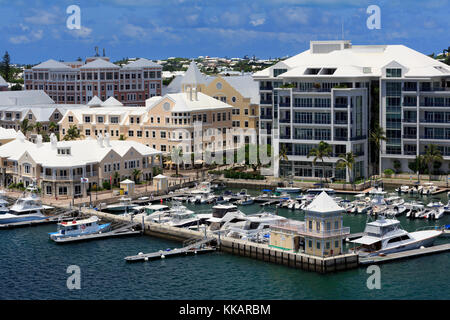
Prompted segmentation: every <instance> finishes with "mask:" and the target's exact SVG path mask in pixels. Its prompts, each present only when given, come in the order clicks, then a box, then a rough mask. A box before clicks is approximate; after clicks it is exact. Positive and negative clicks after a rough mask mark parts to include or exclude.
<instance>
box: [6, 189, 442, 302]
mask: <svg viewBox="0 0 450 320" xmlns="http://www.w3.org/2000/svg"><path fill="white" fill-rule="evenodd" d="M238 191H239V190H238ZM249 193H251V194H257V193H258V192H257V191H251V190H249ZM340 196H342V195H340ZM342 197H343V198H346V197H347V198H348V199H352V198H353V197H352V196H342ZM405 197H406V198H409V197H408V196H405ZM437 197H438V198H440V199H441V201H442V202H443V203H447V201H448V199H447V195H446V194H442V195H439V196H437ZM433 198H434V197H433ZM430 199H431V198H430ZM422 200H423V201H424V203H427V201H428V198H427V197H423V198H422ZM186 206H188V207H189V208H193V209H194V210H195V211H203V210H207V209H208V208H210V207H211V205H196V206H194V205H189V204H188V205H186ZM241 210H242V211H243V212H245V213H255V212H257V211H259V210H261V207H260V206H259V205H257V204H255V205H251V206H246V207H241ZM272 210H274V209H272ZM278 214H280V215H283V216H286V217H288V218H292V219H298V220H302V219H303V217H304V215H303V213H300V211H291V210H288V209H279V210H278ZM366 219H367V216H366V215H346V216H345V217H344V224H345V226H349V227H350V228H351V232H352V233H355V232H361V231H363V229H364V226H365V223H366ZM399 220H400V221H401V224H402V227H403V228H404V229H405V230H407V231H415V230H416V229H418V228H421V227H425V226H428V225H430V226H431V225H443V224H450V216H449V215H446V216H444V218H442V219H440V220H438V221H426V220H422V219H421V220H408V219H406V218H405V217H404V216H402V217H399ZM55 229H56V226H55V225H43V226H37V227H28V228H19V229H9V230H0V243H1V244H2V250H1V258H0V278H1V279H2V281H1V282H0V299H193V300H195V299H236V300H241V299H283V300H287V299H449V298H450V293H449V290H448V289H447V285H448V275H447V270H448V267H449V265H450V253H448V252H447V253H439V254H435V255H430V256H423V257H418V258H412V259H407V260H401V261H398V262H392V263H387V264H383V265H380V268H381V289H380V290H377V289H373V290H370V289H368V287H367V279H368V278H369V276H370V275H371V274H368V273H367V267H360V268H358V269H353V270H349V271H344V272H339V273H331V274H325V275H322V274H317V273H314V272H307V271H302V270H298V269H292V268H288V267H285V266H282V265H277V264H272V263H265V262H262V261H258V260H254V259H250V258H244V257H238V256H234V255H231V254H226V253H222V252H215V253H212V254H206V255H199V256H189V257H176V258H170V259H164V260H156V261H149V262H144V263H133V264H130V263H126V262H125V261H124V259H123V258H124V257H125V256H129V255H134V254H137V253H138V252H144V253H147V252H154V251H159V250H164V249H166V248H176V247H180V246H181V243H179V242H174V241H168V240H162V239H158V238H154V237H148V236H138V237H128V238H127V237H125V238H111V239H105V240H100V241H90V242H80V243H70V244H64V245H58V244H56V243H54V242H52V241H50V240H49V239H48V232H53V231H55ZM445 242H448V238H447V239H438V240H437V241H436V243H437V244H439V243H445ZM71 265H76V266H79V267H80V270H81V282H80V285H81V288H80V289H79V290H76V289H75V290H69V289H68V288H67V279H68V278H69V277H70V276H71V274H69V273H67V268H68V267H69V266H71Z"/></svg>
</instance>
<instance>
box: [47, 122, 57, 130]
mask: <svg viewBox="0 0 450 320" xmlns="http://www.w3.org/2000/svg"><path fill="white" fill-rule="evenodd" d="M56 128H58V125H57V124H56V123H55V122H53V121H51V122H50V123H49V124H48V130H49V131H50V132H53V133H54V132H55V130H56Z"/></svg>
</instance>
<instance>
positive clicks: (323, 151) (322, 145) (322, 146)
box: [307, 141, 333, 182]
mask: <svg viewBox="0 0 450 320" xmlns="http://www.w3.org/2000/svg"><path fill="white" fill-rule="evenodd" d="M332 151H333V148H332V147H331V145H329V144H328V143H326V142H324V141H320V142H319V145H318V146H317V147H316V148H312V149H311V150H310V151H309V154H308V156H307V158H309V157H314V159H313V164H314V165H316V163H317V160H320V161H321V162H322V178H324V177H325V163H324V161H323V158H325V157H329V156H330V154H331V152H332ZM321 182H322V181H321Z"/></svg>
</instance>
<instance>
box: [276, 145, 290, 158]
mask: <svg viewBox="0 0 450 320" xmlns="http://www.w3.org/2000/svg"><path fill="white" fill-rule="evenodd" d="M278 159H279V160H281V161H289V158H288V150H287V147H286V145H285V144H282V145H281V148H280V150H279V152H278Z"/></svg>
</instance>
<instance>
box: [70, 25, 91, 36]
mask: <svg viewBox="0 0 450 320" xmlns="http://www.w3.org/2000/svg"><path fill="white" fill-rule="evenodd" d="M66 32H67V33H68V34H70V35H72V36H74V37H75V38H88V37H89V36H90V35H91V33H92V29H91V28H88V27H84V26H81V29H66Z"/></svg>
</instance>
